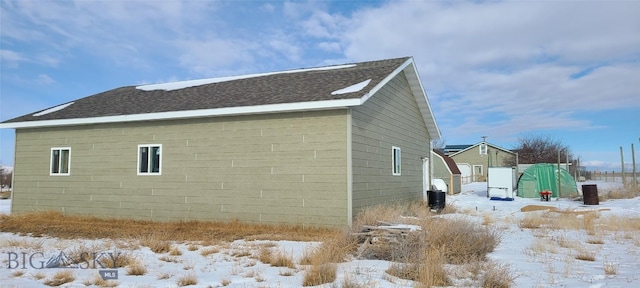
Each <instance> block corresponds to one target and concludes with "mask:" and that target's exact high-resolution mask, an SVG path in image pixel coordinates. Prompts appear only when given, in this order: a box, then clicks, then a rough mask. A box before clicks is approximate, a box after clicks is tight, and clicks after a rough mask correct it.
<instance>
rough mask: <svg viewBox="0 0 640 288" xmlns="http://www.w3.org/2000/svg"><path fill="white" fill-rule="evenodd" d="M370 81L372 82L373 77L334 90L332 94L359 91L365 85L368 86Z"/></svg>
mask: <svg viewBox="0 0 640 288" xmlns="http://www.w3.org/2000/svg"><path fill="white" fill-rule="evenodd" d="M369 82H371V79H368V80H364V81H362V82H360V83H356V84H353V85H351V86H349V87H345V88H342V89H339V90H336V91H333V92H331V95H339V94H346V93H353V92H358V91H360V90H362V89H364V87H367V85H369Z"/></svg>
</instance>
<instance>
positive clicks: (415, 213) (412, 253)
mask: <svg viewBox="0 0 640 288" xmlns="http://www.w3.org/2000/svg"><path fill="white" fill-rule="evenodd" d="M450 206H451V205H449V206H446V207H450ZM445 210H446V209H445ZM456 210H457V209H455V207H452V208H451V211H454V212H455V211H456ZM443 212H446V211H443ZM435 215H436V214H434V213H432V212H431V211H429V209H428V208H427V207H424V205H418V204H409V205H408V206H402V205H400V204H394V205H391V206H379V207H374V208H373V209H371V210H366V211H364V212H363V213H362V214H359V215H358V217H357V218H356V220H355V221H354V228H353V230H352V232H358V231H360V228H359V227H361V226H362V225H370V226H377V225H379V224H380V222H388V223H398V224H400V223H401V224H413V225H419V226H420V227H421V230H419V231H415V232H412V233H408V234H407V235H406V237H403V238H398V239H393V238H392V239H390V240H385V241H381V242H380V241H379V242H376V243H372V244H368V242H366V243H367V244H363V246H361V247H360V248H359V249H358V253H359V255H360V256H361V257H363V258H368V259H380V260H388V261H393V262H394V264H392V265H391V266H390V267H389V269H388V270H387V273H388V274H390V275H393V276H395V277H398V278H402V279H409V280H413V281H417V286H418V287H431V286H447V285H450V284H451V283H450V280H449V279H448V277H447V272H446V271H445V270H444V268H443V267H444V265H445V264H447V263H449V264H464V263H470V262H482V261H483V260H484V259H485V257H486V255H487V254H488V253H489V252H491V251H493V250H494V249H495V247H496V246H497V245H498V243H499V240H500V234H499V232H498V230H496V229H495V228H493V227H491V226H487V225H478V224H477V223H476V222H474V221H472V220H470V219H468V218H463V217H457V218H456V217H447V218H440V217H434V216H435ZM484 222H486V223H487V224H489V223H490V222H492V219H484ZM359 240H360V241H364V240H366V239H359ZM322 249H323V247H322V246H321V247H320V249H318V251H323V250H322ZM310 255H311V256H308V257H310V258H313V255H314V254H310Z"/></svg>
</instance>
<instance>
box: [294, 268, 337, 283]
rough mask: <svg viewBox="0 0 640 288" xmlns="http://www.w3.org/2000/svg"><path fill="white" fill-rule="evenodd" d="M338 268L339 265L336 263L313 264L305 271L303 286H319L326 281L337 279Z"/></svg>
mask: <svg viewBox="0 0 640 288" xmlns="http://www.w3.org/2000/svg"><path fill="white" fill-rule="evenodd" d="M337 270H338V265H336V264H335V263H326V264H320V265H312V266H311V267H310V268H308V269H307V270H305V272H304V275H303V279H302V286H305V287H306V286H317V285H321V284H324V283H331V282H333V281H335V280H336V274H337Z"/></svg>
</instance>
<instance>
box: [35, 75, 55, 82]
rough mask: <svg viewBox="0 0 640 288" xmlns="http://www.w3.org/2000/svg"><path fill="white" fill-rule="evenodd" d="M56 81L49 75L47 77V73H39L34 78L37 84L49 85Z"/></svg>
mask: <svg viewBox="0 0 640 288" xmlns="http://www.w3.org/2000/svg"><path fill="white" fill-rule="evenodd" d="M55 82H56V81H55V80H53V79H52V78H51V77H49V75H47V74H40V75H38V78H37V80H36V83H38V84H39V85H50V84H53V83H55Z"/></svg>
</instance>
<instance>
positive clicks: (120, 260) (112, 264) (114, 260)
mask: <svg viewBox="0 0 640 288" xmlns="http://www.w3.org/2000/svg"><path fill="white" fill-rule="evenodd" d="M107 255H108V256H105V257H101V258H100V259H98V261H99V262H100V264H102V266H103V267H105V268H122V267H125V266H127V265H129V264H130V263H133V262H134V261H135V259H134V258H133V256H132V255H131V254H130V253H127V252H120V251H117V250H116V251H114V252H110V253H108V254H107Z"/></svg>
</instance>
